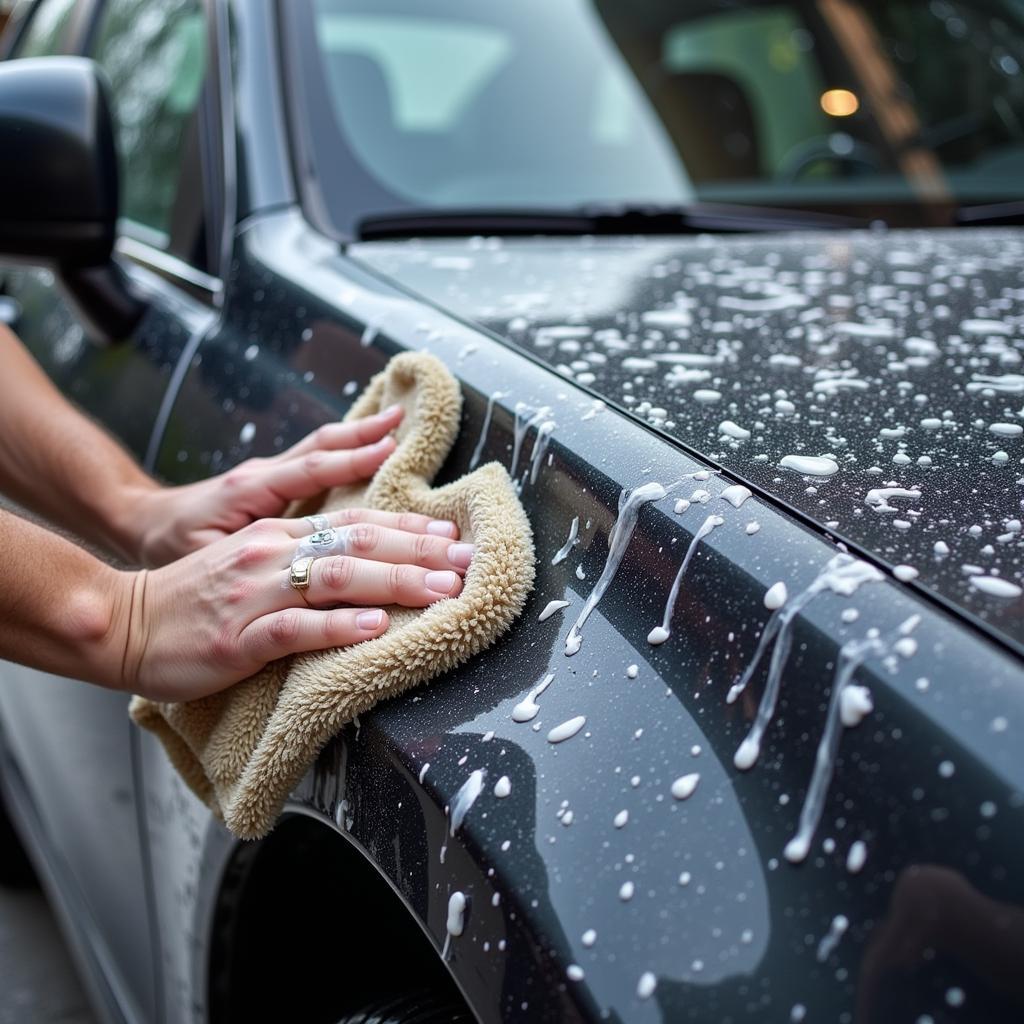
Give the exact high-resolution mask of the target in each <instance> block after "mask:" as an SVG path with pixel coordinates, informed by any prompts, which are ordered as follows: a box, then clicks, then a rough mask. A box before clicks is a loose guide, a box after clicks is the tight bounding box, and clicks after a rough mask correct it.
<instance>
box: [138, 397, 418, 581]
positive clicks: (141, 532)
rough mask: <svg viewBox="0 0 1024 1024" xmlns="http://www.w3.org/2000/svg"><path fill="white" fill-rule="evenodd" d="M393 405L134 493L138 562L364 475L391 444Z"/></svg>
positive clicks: (176, 554)
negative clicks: (272, 451)
mask: <svg viewBox="0 0 1024 1024" xmlns="http://www.w3.org/2000/svg"><path fill="white" fill-rule="evenodd" d="M402 415H403V410H402V407H401V406H398V405H394V406H391V407H390V408H388V409H385V410H384V411H383V412H380V413H377V414H376V415H375V416H367V417H366V418H365V419H362V420H355V421H353V422H350V423H327V424H324V426H322V427H320V428H318V429H317V430H315V431H313V433H311V434H310V435H309V436H308V437H306V438H304V439H303V440H302V441H300V442H299V443H298V444H296V445H295V446H294V447H292V448H289V449H288V450H287V451H284V452H281V454H280V455H274V456H271V457H270V458H255V459H248V460H246V461H245V462H242V463H239V464H238V465H237V466H235V467H234V468H233V469H229V470H228V471H227V472H226V473H223V474H221V475H220V476H215V477H211V478H210V479H208V480H202V481H200V482H198V483H194V484H187V485H185V486H183V487H158V488H155V489H153V490H146V491H143V492H141V493H139V494H137V495H135V496H134V499H133V500H132V501H130V502H127V503H126V507H128V508H130V510H131V511H130V516H131V527H130V529H131V532H132V535H133V536H134V537H136V538H137V542H136V545H135V546H136V548H137V551H138V557H139V559H140V561H141V563H142V564H143V565H147V566H158V565H165V564H166V563H168V562H173V561H174V560H175V559H178V558H181V557H182V555H187V554H189V553H190V552H192V551H195V550H197V549H199V548H201V547H204V546H205V545H207V544H210V543H211V542H213V541H216V540H219V539H220V538H222V537H226V536H228V535H229V534H232V533H235V532H237V531H238V530H240V529H242V528H243V527H245V526H248V525H249V524H250V523H252V522H255V521H256V520H257V519H267V518H272V517H276V516H280V515H282V514H283V513H284V510H285V508H286V507H287V506H288V505H289V504H290V503H291V502H293V501H297V500H300V499H302V498H310V497H312V496H314V495H316V494H322V493H323V492H324V491H328V490H330V489H331V488H332V487H337V486H339V485H340V484H348V483H354V482H356V481H359V480H366V479H368V478H369V477H371V476H373V474H374V473H375V472H376V471H377V469H378V467H379V466H380V465H381V463H382V462H384V460H385V459H386V458H387V457H388V456H389V455H390V454H391V453H392V452H393V451H394V450H395V440H394V438H393V437H390V436H389V435H390V433H391V431H392V430H394V429H395V427H397V426H398V424H399V423H400V422H401V419H402Z"/></svg>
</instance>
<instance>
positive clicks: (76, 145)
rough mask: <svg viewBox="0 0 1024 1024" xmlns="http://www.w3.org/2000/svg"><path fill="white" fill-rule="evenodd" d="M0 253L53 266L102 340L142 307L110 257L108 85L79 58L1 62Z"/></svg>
mask: <svg viewBox="0 0 1024 1024" xmlns="http://www.w3.org/2000/svg"><path fill="white" fill-rule="evenodd" d="M0 153H3V154H4V157H3V159H2V160H0V259H9V260H15V261H18V262H31V263H44V264H47V265H50V266H52V267H53V268H54V269H55V270H56V272H57V274H58V275H59V277H60V278H61V281H62V282H63V284H64V286H65V287H66V288H67V290H68V292H69V293H70V295H71V298H72V299H73V300H74V301H75V304H76V305H77V306H78V307H79V310H80V312H81V313H82V314H83V316H84V317H85V318H86V319H87V320H88V321H89V322H90V324H91V326H92V327H93V328H94V330H95V331H96V332H97V333H98V334H100V335H101V336H103V337H105V338H107V339H111V340H118V339H121V338H124V337H127V336H128V335H129V334H130V333H131V331H132V329H133V328H134V326H135V324H136V323H137V322H138V320H139V317H140V316H141V315H142V311H143V305H142V303H141V302H140V301H139V300H138V299H136V298H135V297H134V296H133V295H132V294H131V292H130V291H129V287H128V281H127V279H126V277H125V276H124V274H123V273H122V271H121V269H120V267H119V266H118V265H117V264H116V263H115V262H114V261H113V258H112V253H113V247H114V238H115V236H116V232H117V212H118V172H117V147H116V145H115V142H114V127H113V119H112V117H111V113H110V105H109V103H108V100H107V92H106V86H105V84H104V82H103V80H102V78H101V77H100V73H99V70H98V68H97V67H96V65H95V64H94V63H93V62H92V61H90V60H85V59H83V58H79V57H39V58H32V59H27V60H15V61H5V62H3V63H2V64H0Z"/></svg>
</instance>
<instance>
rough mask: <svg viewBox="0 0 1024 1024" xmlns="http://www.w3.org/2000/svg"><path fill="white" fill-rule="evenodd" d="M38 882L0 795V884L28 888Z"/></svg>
mask: <svg viewBox="0 0 1024 1024" xmlns="http://www.w3.org/2000/svg"><path fill="white" fill-rule="evenodd" d="M38 884H39V880H38V879H37V878H36V873H35V869H34V868H33V867H32V862H31V861H30V860H29V859H28V854H27V853H25V847H24V846H22V845H21V839H20V838H19V837H18V833H17V832H16V831H15V829H14V825H13V824H12V823H11V819H10V817H9V816H8V814H7V808H6V807H5V806H4V800H3V797H2V796H0V885H2V886H4V887H5V888H7V889H30V888H34V887H35V886H37V885H38Z"/></svg>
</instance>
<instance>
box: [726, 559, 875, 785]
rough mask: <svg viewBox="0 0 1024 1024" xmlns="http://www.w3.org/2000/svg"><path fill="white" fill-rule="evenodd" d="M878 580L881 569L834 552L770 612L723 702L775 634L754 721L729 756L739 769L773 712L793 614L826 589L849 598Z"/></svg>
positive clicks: (754, 751)
mask: <svg viewBox="0 0 1024 1024" xmlns="http://www.w3.org/2000/svg"><path fill="white" fill-rule="evenodd" d="M881 579H882V574H881V572H879V571H878V569H876V568H875V567H874V566H873V565H870V564H868V563H867V562H862V561H859V560H858V559H856V558H854V557H853V556H852V555H848V554H845V553H842V554H838V555H836V556H835V557H833V558H832V559H830V560H829V562H828V564H827V565H826V566H825V568H824V570H822V572H820V573H819V574H818V575H817V576H816V577H815V578H814V580H812V582H811V584H810V586H808V587H807V589H806V590H803V591H801V592H800V593H799V594H797V595H796V596H795V597H793V598H791V599H789V600H788V601H787V602H786V603H785V604H783V605H782V607H781V608H779V609H778V611H775V612H772V615H771V617H770V618H769V620H768V624H767V625H766V626H765V629H764V632H763V633H762V634H761V640H760V642H759V643H758V645H757V649H756V650H755V651H754V657H753V658H752V659H751V661H750V664H749V665H748V666H747V668H746V670H745V671H744V673H743V675H742V676H741V677H740V679H739V681H738V682H736V683H735V684H734V685H733V686H732V687H731V689H730V690H729V694H728V696H727V697H726V702H727V703H729V704H732V703H734V702H735V701H736V699H737V697H739V695H740V694H741V693H742V692H743V691H744V690H745V689H746V688H747V685H748V684H749V682H750V680H751V678H752V677H753V675H754V672H755V670H756V669H757V666H758V664H759V663H760V660H761V658H762V657H763V656H764V654H765V652H766V651H767V649H768V647H769V645H770V644H771V642H772V640H773V638H776V637H777V639H775V647H774V649H773V650H772V657H771V661H770V662H769V665H768V677H767V679H766V680H765V684H764V692H763V693H762V694H761V702H760V704H759V705H758V708H757V714H756V716H755V718H754V723H753V725H752V726H751V727H750V731H749V732H748V733H747V736H746V738H745V739H744V740H743V742H742V743H741V744H740V746H739V748H738V749H737V751H736V753H735V755H734V756H733V764H735V765H736V767H737V768H739V769H740V771H747V770H748V769H749V768H752V767H753V766H754V764H755V762H756V761H757V758H758V756H759V755H760V753H761V741H762V740H763V739H764V734H765V732H766V731H767V729H768V726H769V725H770V724H771V720H772V718H773V717H774V715H775V705H776V704H777V702H778V699H779V690H780V688H781V685H782V670H783V669H784V668H785V665H786V659H787V658H788V657H789V650H790V647H791V645H792V625H793V622H794V621H795V619H796V617H797V615H799V613H800V612H801V611H802V610H803V609H804V608H805V607H806V606H807V604H808V603H809V602H811V601H812V600H814V598H815V597H817V595H818V594H821V593H823V592H824V591H826V590H831V591H832V592H833V593H836V594H840V595H841V596H843V597H849V596H851V595H852V594H854V593H855V592H856V591H857V588H858V587H860V586H861V585H862V584H864V583H872V582H877V581H878V580H881Z"/></svg>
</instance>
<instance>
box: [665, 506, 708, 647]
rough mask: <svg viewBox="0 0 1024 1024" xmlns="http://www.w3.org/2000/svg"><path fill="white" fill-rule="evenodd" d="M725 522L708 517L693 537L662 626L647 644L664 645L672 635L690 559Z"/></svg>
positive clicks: (677, 576) (670, 592)
mask: <svg viewBox="0 0 1024 1024" xmlns="http://www.w3.org/2000/svg"><path fill="white" fill-rule="evenodd" d="M724 522H725V520H724V519H723V518H722V517H721V516H708V517H707V519H705V520H704V522H703V524H702V525H701V528H700V529H699V530H698V531H697V532H696V533H695V534H694V535H693V540H691V541H690V546H689V547H688V548H687V549H686V554H685V555H684V556H683V561H682V564H681V565H680V566H679V571H678V572H677V573H676V578H675V579H674V580H673V581H672V589H671V590H670V591H669V595H668V600H667V601H666V602H665V614H664V615H663V616H662V619H661V625H660V626H655V627H654V629H652V630H651V631H650V633H648V634H647V642H648V643H649V644H663V643H664V642H665V641H666V640H667V639H668V638H669V636H670V634H671V628H670V627H671V622H672V613H673V612H674V611H675V609H676V599H677V598H678V597H679V587H680V585H681V584H682V582H683V575H684V574H685V573H686V567H687V566H688V565H689V564H690V559H691V558H693V553H694V551H696V550H697V545H698V544H699V543H700V542H701V541H702V540H703V539H704V538H705V537H706V536H707V535H708V534H709V533H710V532H711V531H712V530H713V529H715V527H717V526H721V525H722V523H724Z"/></svg>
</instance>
